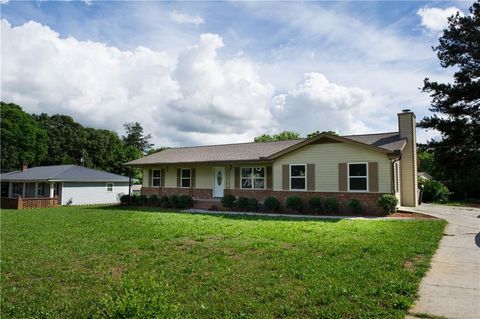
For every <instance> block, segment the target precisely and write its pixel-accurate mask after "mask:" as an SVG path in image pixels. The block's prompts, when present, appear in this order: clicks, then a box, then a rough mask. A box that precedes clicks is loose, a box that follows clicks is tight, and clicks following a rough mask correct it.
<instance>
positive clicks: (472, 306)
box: [405, 204, 480, 319]
mask: <svg viewBox="0 0 480 319" xmlns="http://www.w3.org/2000/svg"><path fill="white" fill-rule="evenodd" d="M405 210H407V208H405ZM415 210H416V211H418V212H424V213H427V214H429V215H432V216H435V217H439V218H442V219H445V220H447V221H448V225H447V227H446V229H445V235H444V237H443V238H442V240H441V241H440V247H439V249H438V250H437V252H436V253H435V255H434V256H433V259H432V264H431V269H430V270H429V272H428V273H427V275H426V276H425V277H424V278H423V279H422V282H421V284H420V291H419V293H420V298H419V300H417V302H416V304H415V305H414V306H413V308H412V309H410V313H412V314H430V315H435V316H444V317H447V318H462V319H468V318H480V209H478V208H468V207H452V206H443V205H428V204H423V205H421V206H419V207H418V208H416V209H415ZM407 317H408V316H407ZM410 318H412V317H410Z"/></svg>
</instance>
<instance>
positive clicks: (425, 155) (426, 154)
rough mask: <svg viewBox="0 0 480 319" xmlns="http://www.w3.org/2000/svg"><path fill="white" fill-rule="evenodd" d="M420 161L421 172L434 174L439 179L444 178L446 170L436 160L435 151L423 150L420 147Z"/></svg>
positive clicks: (419, 169) (419, 168)
mask: <svg viewBox="0 0 480 319" xmlns="http://www.w3.org/2000/svg"><path fill="white" fill-rule="evenodd" d="M418 161H419V164H420V165H419V166H418V171H419V172H427V173H428V174H430V175H432V177H433V178H434V179H436V180H439V181H443V180H444V172H443V171H442V169H441V168H440V167H438V165H437V163H436V162H435V155H434V153H433V152H430V151H428V150H422V149H421V147H420V148H419V151H418Z"/></svg>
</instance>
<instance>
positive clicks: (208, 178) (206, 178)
mask: <svg viewBox="0 0 480 319" xmlns="http://www.w3.org/2000/svg"><path fill="white" fill-rule="evenodd" d="M214 167H223V166H221V165H219V166H215V165H202V166H196V165H168V166H162V167H161V166H159V167H150V168H148V169H144V170H143V186H146V187H148V185H149V183H148V178H149V176H148V170H149V169H161V168H164V169H165V187H166V188H176V187H177V169H181V168H190V169H191V168H195V184H196V185H195V188H212V185H213V168H214ZM167 168H168V169H167ZM225 169H227V168H225Z"/></svg>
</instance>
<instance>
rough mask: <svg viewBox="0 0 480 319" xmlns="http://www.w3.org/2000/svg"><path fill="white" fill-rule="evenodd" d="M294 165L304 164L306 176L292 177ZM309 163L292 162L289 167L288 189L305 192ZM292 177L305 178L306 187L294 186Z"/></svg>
mask: <svg viewBox="0 0 480 319" xmlns="http://www.w3.org/2000/svg"><path fill="white" fill-rule="evenodd" d="M292 166H304V167H305V176H293V177H292ZM307 176H308V173H307V164H305V163H300V164H290V165H289V167H288V189H289V190H291V191H295V192H296V191H299V192H304V191H306V190H307ZM292 178H297V179H299V178H303V179H305V187H304V188H303V189H301V188H292Z"/></svg>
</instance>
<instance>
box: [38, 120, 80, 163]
mask: <svg viewBox="0 0 480 319" xmlns="http://www.w3.org/2000/svg"><path fill="white" fill-rule="evenodd" d="M33 117H34V118H36V120H37V122H38V124H39V125H40V127H42V128H43V129H44V130H45V131H46V132H47V134H48V157H46V158H45V159H44V160H43V161H42V163H41V164H43V165H60V164H77V165H80V164H81V162H82V158H83V157H84V152H85V144H86V142H87V136H86V132H85V129H84V127H83V126H82V125H81V124H79V123H77V122H75V121H74V120H73V118H72V117H70V116H67V115H60V114H55V115H52V116H48V114H45V113H42V114H40V115H33Z"/></svg>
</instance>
